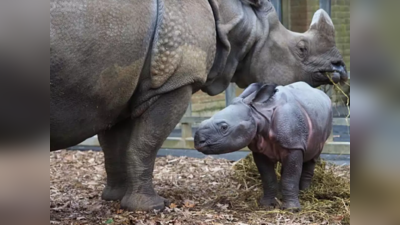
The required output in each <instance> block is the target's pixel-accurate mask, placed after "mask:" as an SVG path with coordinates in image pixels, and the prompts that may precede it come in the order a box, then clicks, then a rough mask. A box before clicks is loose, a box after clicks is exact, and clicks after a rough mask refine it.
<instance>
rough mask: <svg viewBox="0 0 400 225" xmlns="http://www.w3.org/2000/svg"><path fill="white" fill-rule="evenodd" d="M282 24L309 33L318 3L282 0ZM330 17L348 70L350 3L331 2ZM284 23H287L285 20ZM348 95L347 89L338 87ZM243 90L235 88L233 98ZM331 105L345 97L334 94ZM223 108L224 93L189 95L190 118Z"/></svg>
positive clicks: (313, 0)
mask: <svg viewBox="0 0 400 225" xmlns="http://www.w3.org/2000/svg"><path fill="white" fill-rule="evenodd" d="M282 4H283V8H284V11H283V14H284V16H283V17H284V24H285V26H287V27H288V28H289V29H290V30H293V31H296V32H305V31H306V30H308V28H309V26H310V23H311V20H312V17H313V15H314V13H315V11H317V10H318V9H319V0H282ZM331 17H332V20H333V23H334V25H335V28H336V46H337V47H338V49H339V50H340V52H341V54H342V55H343V58H344V60H345V62H346V65H347V66H348V69H349V70H350V0H332V6H331ZM285 20H286V21H285ZM341 88H342V89H343V90H345V92H346V93H347V94H348V95H349V96H350V88H349V87H348V86H343V87H341ZM242 91H243V90H242V89H239V88H237V89H236V96H238V95H239V94H240V93H241V92H242ZM332 100H333V102H336V103H337V104H343V103H345V101H346V100H345V98H344V97H343V95H341V94H340V93H338V92H336V91H334V92H333V96H332ZM224 107H225V93H222V94H219V95H217V96H213V97H211V96H208V95H207V94H205V93H203V92H201V91H199V92H197V93H195V94H194V95H193V96H192V115H193V116H212V115H213V114H214V113H215V112H217V111H219V110H221V109H222V108H224Z"/></svg>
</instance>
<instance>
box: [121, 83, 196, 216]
mask: <svg viewBox="0 0 400 225" xmlns="http://www.w3.org/2000/svg"><path fill="white" fill-rule="evenodd" d="M191 95H192V88H191V87H190V86H185V87H182V88H180V89H177V90H175V91H172V92H169V93H167V94H164V95H162V96H160V97H159V98H158V100H157V101H156V102H154V103H153V104H152V105H151V106H150V107H149V108H148V109H147V110H146V111H145V112H144V113H143V114H142V115H141V116H140V117H138V118H136V119H135V120H134V121H133V122H131V127H132V131H131V132H130V141H129V144H128V145H127V152H126V168H127V170H126V172H127V180H126V186H127V189H126V193H125V195H124V197H123V198H122V201H121V208H124V209H128V210H133V211H136V210H143V211H147V210H153V209H163V208H164V207H165V203H166V201H165V199H164V198H162V197H160V196H159V195H157V193H156V192H155V190H154V188H153V169H154V163H155V158H156V155H157V152H158V150H159V148H160V147H161V145H162V144H163V142H164V141H165V139H166V138H167V137H168V135H169V134H170V133H171V131H172V130H173V129H174V127H175V126H176V124H177V123H178V122H179V120H180V119H181V117H182V116H183V114H184V113H185V111H186V108H187V106H188V104H189V101H190V97H191Z"/></svg>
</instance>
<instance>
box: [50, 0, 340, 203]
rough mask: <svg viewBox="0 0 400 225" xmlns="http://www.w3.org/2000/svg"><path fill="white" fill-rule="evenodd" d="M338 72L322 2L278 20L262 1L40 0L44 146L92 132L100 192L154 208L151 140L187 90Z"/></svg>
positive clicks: (315, 79)
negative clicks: (45, 27) (290, 20)
mask: <svg viewBox="0 0 400 225" xmlns="http://www.w3.org/2000/svg"><path fill="white" fill-rule="evenodd" d="M326 72H332V73H331V74H332V76H333V80H334V81H335V82H339V81H343V80H345V79H346V78H347V72H346V69H345V65H344V63H343V60H342V57H341V55H340V54H339V51H338V49H337V48H336V47H335V39H334V27H333V23H332V21H331V19H330V18H329V16H328V15H327V13H326V12H324V11H323V10H319V11H317V12H316V13H315V16H314V18H313V20H312V24H311V26H310V29H309V30H308V31H307V32H305V33H302V34H301V33H294V32H291V31H289V30H287V29H285V28H284V27H283V26H282V24H281V23H280V22H279V20H278V17H277V14H276V12H275V10H274V8H273V6H272V4H271V3H270V2H269V1H268V0H146V1H143V0H118V1H117V0H50V74H51V75H50V82H51V83H50V87H51V100H50V128H51V150H57V149H62V148H66V147H69V146H73V145H76V144H78V143H80V142H81V141H83V140H85V139H86V138H88V137H91V136H93V135H95V134H98V137H99V140H100V144H101V147H102V149H103V151H104V154H105V168H106V172H107V186H106V188H105V189H104V191H103V194H102V198H103V199H105V200H122V201H121V206H122V207H123V208H127V209H129V210H150V209H157V208H163V207H164V202H165V199H163V198H162V197H160V196H158V195H157V193H156V192H155V191H154V188H153V185H152V172H153V168H154V161H155V157H156V153H157V151H158V149H159V148H160V147H161V145H162V143H163V141H164V140H165V139H166V138H167V136H168V135H169V133H170V132H171V131H172V130H173V128H174V127H175V125H176V124H177V123H178V122H179V120H180V119H181V117H182V115H183V114H184V112H185V109H186V107H187V105H188V103H189V101H190V98H191V95H192V93H194V92H197V91H199V90H200V89H201V90H202V91H204V92H207V93H208V94H209V95H216V94H219V93H221V92H223V91H224V90H225V89H226V88H227V87H228V85H229V83H230V82H235V83H236V84H238V85H239V86H240V87H246V86H247V85H249V84H251V83H254V82H274V83H276V84H280V85H285V84H289V83H292V82H295V81H305V82H307V83H309V84H311V85H313V86H318V85H321V84H328V83H330V81H329V79H328V78H327V76H326V74H325V73H326Z"/></svg>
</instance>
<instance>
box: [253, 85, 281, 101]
mask: <svg viewBox="0 0 400 225" xmlns="http://www.w3.org/2000/svg"><path fill="white" fill-rule="evenodd" d="M277 86H278V85H276V84H265V85H264V86H262V87H261V89H260V90H259V91H258V92H257V95H256V97H254V99H253V102H258V103H264V102H267V101H268V100H269V99H270V98H271V97H272V96H273V95H274V94H275V92H276V87H277Z"/></svg>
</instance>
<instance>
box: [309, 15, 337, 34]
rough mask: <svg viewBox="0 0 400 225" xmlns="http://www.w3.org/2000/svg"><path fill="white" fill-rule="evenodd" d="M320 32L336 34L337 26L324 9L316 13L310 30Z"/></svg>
mask: <svg viewBox="0 0 400 225" xmlns="http://www.w3.org/2000/svg"><path fill="white" fill-rule="evenodd" d="M313 29H315V30H318V31H323V32H329V35H331V34H332V33H333V34H334V33H335V26H334V25H333V22H332V19H331V17H330V16H329V15H328V13H326V12H325V10H323V9H319V10H317V11H316V12H315V13H314V16H313V19H312V21H311V25H310V30H313Z"/></svg>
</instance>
